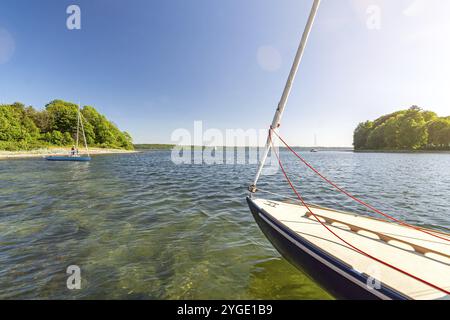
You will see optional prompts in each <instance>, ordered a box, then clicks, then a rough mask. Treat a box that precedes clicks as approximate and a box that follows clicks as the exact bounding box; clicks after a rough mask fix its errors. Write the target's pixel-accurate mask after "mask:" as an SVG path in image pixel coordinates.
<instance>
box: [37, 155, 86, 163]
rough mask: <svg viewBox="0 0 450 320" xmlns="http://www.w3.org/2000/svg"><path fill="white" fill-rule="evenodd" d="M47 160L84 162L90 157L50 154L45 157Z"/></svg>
mask: <svg viewBox="0 0 450 320" xmlns="http://www.w3.org/2000/svg"><path fill="white" fill-rule="evenodd" d="M45 159H46V160H48V161H76V162H86V161H91V157H69V156H50V157H46V158H45Z"/></svg>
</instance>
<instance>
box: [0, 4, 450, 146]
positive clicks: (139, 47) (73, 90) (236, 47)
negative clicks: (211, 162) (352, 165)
mask: <svg viewBox="0 0 450 320" xmlns="http://www.w3.org/2000/svg"><path fill="white" fill-rule="evenodd" d="M311 3H312V1H309V0H308V1H306V0H301V1H300V0H245V1H244V0H223V1H213V0H132V1H124V0H122V1H118V0H83V1H76V0H71V1H65V0H40V1H34V0H33V1H32V0H29V1H24V0H2V1H1V2H0V102H1V103H10V102H14V101H20V102H23V103H25V104H27V105H33V106H35V107H37V108H42V107H43V106H44V105H45V104H46V103H47V102H49V101H50V100H52V99H55V98H60V99H64V100H68V101H73V102H77V101H81V103H82V104H90V105H93V106H95V107H96V108H97V109H99V111H100V112H102V113H104V114H105V115H106V116H107V117H108V118H110V119H112V120H113V121H114V122H115V123H117V124H118V126H119V127H120V128H121V129H122V130H127V131H129V132H130V133H131V134H132V136H133V137H134V139H135V141H136V142H141V143H142V142H151V143H152V142H153V143H156V142H161V143H166V142H170V135H171V133H172V131H173V130H175V129H177V128H186V129H190V130H192V128H193V122H194V121H195V120H203V121H204V124H205V126H206V127H209V128H218V129H227V128H230V129H233V128H242V129H248V128H256V129H259V128H266V127H267V126H268V125H269V123H270V121H271V119H272V116H273V112H274V109H275V106H276V105H277V103H278V100H279V98H280V94H281V91H282V89H283V86H284V83H285V80H286V77H287V74H288V72H289V69H290V66H291V62H292V59H293V56H294V54H295V51H296V48H297V46H298V42H299V38H300V35H301V33H302V30H303V27H304V24H305V21H306V18H307V15H308V13H309V9H310V7H311ZM70 4H77V5H79V6H80V7H81V10H82V29H81V30H79V31H69V30H67V28H66V18H67V14H66V8H67V6H68V5H70ZM372 4H375V5H378V6H379V8H380V14H381V16H380V17H381V20H380V21H381V22H380V29H379V30H370V29H369V28H368V27H367V18H368V15H367V13H366V10H367V8H368V7H369V6H370V5H372ZM449 9H450V1H448V0H396V1H392V0H371V1H366V0H342V1H335V0H331V1H330V0H324V1H323V3H322V7H321V9H320V11H319V15H318V19H317V24H316V26H315V28H314V30H313V33H312V35H311V38H310V43H309V46H308V50H307V52H306V54H305V57H304V61H303V64H302V66H301V70H300V73H299V78H298V79H297V82H296V83H295V87H294V90H293V95H292V98H291V100H290V102H289V106H288V109H287V111H286V114H285V117H284V122H283V134H284V135H285V136H286V137H287V138H288V140H289V141H290V142H291V143H292V144H296V145H312V144H313V139H314V134H317V137H318V143H319V145H325V146H350V145H351V143H352V131H353V129H354V127H355V126H356V124H357V123H358V122H361V121H364V120H366V119H373V118H375V117H377V116H378V115H381V114H384V113H387V112H391V111H394V110H396V109H399V108H402V107H409V106H411V105H413V104H417V105H419V106H422V107H424V108H429V109H432V110H434V111H436V112H437V113H438V114H440V115H450V91H449V88H450V62H449V59H450V41H449V39H450V22H449V19H448V12H449Z"/></svg>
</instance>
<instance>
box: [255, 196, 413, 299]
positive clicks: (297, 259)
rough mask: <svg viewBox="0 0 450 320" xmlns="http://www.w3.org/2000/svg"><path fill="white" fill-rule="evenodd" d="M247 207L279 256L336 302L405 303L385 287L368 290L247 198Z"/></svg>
mask: <svg viewBox="0 0 450 320" xmlns="http://www.w3.org/2000/svg"><path fill="white" fill-rule="evenodd" d="M247 203H248V205H249V207H250V210H251V212H252V214H253V217H254V218H255V220H256V223H257V224H258V225H259V227H260V229H261V230H262V232H263V233H264V234H265V236H266V237H267V239H268V240H269V241H270V242H271V243H272V245H273V246H274V247H275V248H276V249H277V250H278V252H280V254H281V255H282V256H283V257H284V258H285V259H286V260H288V261H289V262H290V263H291V264H292V265H294V266H295V267H296V268H297V269H299V270H301V271H303V272H304V273H306V274H307V275H308V276H309V277H311V278H312V279H313V280H314V281H315V282H316V283H318V284H319V285H320V286H321V287H322V288H324V289H325V290H326V291H327V292H328V293H330V294H331V295H332V296H334V297H335V298H337V299H344V300H380V299H383V300H406V299H408V298H407V297H405V296H403V295H401V294H399V293H398V292H397V291H395V290H393V289H391V288H389V287H386V286H384V285H382V286H381V289H378V290H375V289H370V288H369V287H368V286H367V283H368V278H367V276H366V275H364V274H360V273H358V272H357V271H355V270H354V269H352V268H351V267H350V266H348V265H346V264H344V263H342V262H341V261H338V260H336V259H335V258H334V257H332V256H331V255H329V254H327V253H325V252H324V251H322V250H320V248H318V247H317V246H315V245H314V244H312V243H310V242H308V241H307V240H305V239H304V238H302V237H301V236H299V235H298V234H297V233H295V232H292V230H290V229H289V228H286V227H285V226H284V225H282V224H281V223H280V222H279V221H277V220H276V219H274V218H273V217H272V216H271V215H270V214H268V213H267V212H265V211H264V210H263V209H261V208H259V207H258V206H257V205H256V204H255V203H254V202H253V201H252V200H251V199H250V198H247Z"/></svg>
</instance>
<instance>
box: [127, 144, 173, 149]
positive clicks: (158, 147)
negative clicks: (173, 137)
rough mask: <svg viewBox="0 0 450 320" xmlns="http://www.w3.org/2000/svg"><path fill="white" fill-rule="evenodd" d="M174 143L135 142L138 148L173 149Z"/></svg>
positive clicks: (135, 147)
mask: <svg viewBox="0 0 450 320" xmlns="http://www.w3.org/2000/svg"><path fill="white" fill-rule="evenodd" d="M173 147H175V145H174V144H134V149H136V150H172V149H173Z"/></svg>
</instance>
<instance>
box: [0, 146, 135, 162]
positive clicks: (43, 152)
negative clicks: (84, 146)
mask: <svg viewBox="0 0 450 320" xmlns="http://www.w3.org/2000/svg"><path fill="white" fill-rule="evenodd" d="M70 149H71V148H63V147H61V148H43V149H36V150H29V151H5V150H0V160H11V159H28V158H42V157H47V156H55V155H68V154H69V153H70ZM83 151H84V150H80V154H84V152H83ZM130 153H139V151H137V150H122V149H103V148H92V149H91V148H90V149H89V154H90V155H101V154H105V155H106V154H130Z"/></svg>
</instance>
